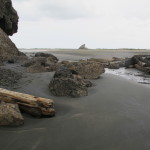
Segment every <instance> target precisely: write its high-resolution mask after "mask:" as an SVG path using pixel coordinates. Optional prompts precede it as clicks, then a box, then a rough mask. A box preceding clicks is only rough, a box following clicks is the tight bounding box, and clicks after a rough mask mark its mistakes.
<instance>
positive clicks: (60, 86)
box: [49, 78, 88, 97]
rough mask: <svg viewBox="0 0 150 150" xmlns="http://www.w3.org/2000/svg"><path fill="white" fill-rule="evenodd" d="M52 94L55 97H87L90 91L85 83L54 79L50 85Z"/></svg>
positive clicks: (74, 80) (67, 79) (68, 79)
mask: <svg viewBox="0 0 150 150" xmlns="http://www.w3.org/2000/svg"><path fill="white" fill-rule="evenodd" d="M49 89H50V92H51V93H52V94H53V95H55V96H72V97H80V96H87V95H88V91H87V87H86V86H85V83H84V82H81V81H80V80H77V79H70V78H53V79H52V80H51V82H50V84H49Z"/></svg>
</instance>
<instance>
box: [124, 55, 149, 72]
mask: <svg viewBox="0 0 150 150" xmlns="http://www.w3.org/2000/svg"><path fill="white" fill-rule="evenodd" d="M125 66H126V67H127V68H128V67H132V68H136V69H138V70H141V71H143V72H145V73H148V74H150V55H135V56H133V57H132V58H127V59H126V61H125Z"/></svg>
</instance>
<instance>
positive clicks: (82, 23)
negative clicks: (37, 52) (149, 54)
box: [12, 0, 150, 48]
mask: <svg viewBox="0 0 150 150" xmlns="http://www.w3.org/2000/svg"><path fill="white" fill-rule="evenodd" d="M13 4H14V7H15V9H16V10H17V11H18V14H19V17H20V22H19V33H18V34H16V35H15V36H13V37H12V39H13V40H14V41H15V43H16V44H18V46H19V47H74V48H75V47H78V46H79V45H81V44H83V43H86V44H87V46H88V47H91V48H92V47H93V48H97V47H102V48H103V47H109V48H117V47H119V48H120V47H133V48H145V47H147V48H150V44H149V35H150V30H149V29H150V17H149V16H150V9H149V6H150V1H149V0H132V1H131V0H43V1H41V0H13ZM39 35H40V36H39ZM18 39H19V40H18ZM35 39H36V40H35ZM21 41H22V42H21Z"/></svg>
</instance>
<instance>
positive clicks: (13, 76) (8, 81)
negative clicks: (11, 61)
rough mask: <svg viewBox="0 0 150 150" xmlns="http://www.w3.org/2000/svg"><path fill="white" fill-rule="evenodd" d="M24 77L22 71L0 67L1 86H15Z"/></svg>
mask: <svg viewBox="0 0 150 150" xmlns="http://www.w3.org/2000/svg"><path fill="white" fill-rule="evenodd" d="M21 77H22V73H20V72H17V71H13V70H11V69H5V68H0V86H6V87H10V86H14V85H15V84H16V83H17V82H18V80H19V79H20V78H21Z"/></svg>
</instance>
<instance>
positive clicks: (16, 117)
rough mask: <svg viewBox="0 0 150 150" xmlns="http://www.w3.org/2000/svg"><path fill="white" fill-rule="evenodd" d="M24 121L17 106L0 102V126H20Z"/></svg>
mask: <svg viewBox="0 0 150 150" xmlns="http://www.w3.org/2000/svg"><path fill="white" fill-rule="evenodd" d="M23 124H24V119H23V117H22V115H21V113H20V110H19V107H18V105H17V104H10V103H4V102H0V126H21V125H23Z"/></svg>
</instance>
